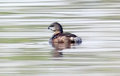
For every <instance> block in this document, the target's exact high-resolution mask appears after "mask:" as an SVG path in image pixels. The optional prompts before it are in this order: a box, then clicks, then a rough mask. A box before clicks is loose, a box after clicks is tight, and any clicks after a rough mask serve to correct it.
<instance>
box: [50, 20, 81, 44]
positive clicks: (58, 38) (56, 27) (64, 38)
mask: <svg viewBox="0 0 120 76" xmlns="http://www.w3.org/2000/svg"><path fill="white" fill-rule="evenodd" d="M48 29H50V30H52V31H53V32H54V35H53V36H52V38H51V39H50V42H55V43H81V42H82V40H81V38H80V37H77V36H76V35H74V34H71V33H68V32H63V28H62V26H61V24H59V23H58V22H54V23H52V24H51V25H50V26H49V27H48Z"/></svg>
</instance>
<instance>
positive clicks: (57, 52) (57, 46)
mask: <svg viewBox="0 0 120 76" xmlns="http://www.w3.org/2000/svg"><path fill="white" fill-rule="evenodd" d="M50 44H51V45H52V47H54V50H53V51H52V55H53V57H63V52H62V50H64V49H71V48H73V46H77V45H79V44H80V43H50Z"/></svg>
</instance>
